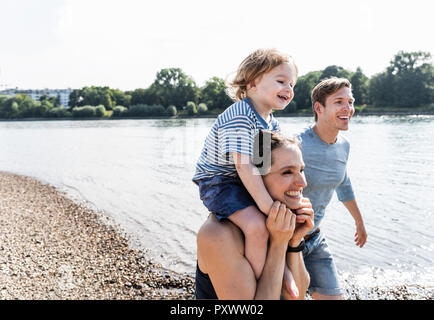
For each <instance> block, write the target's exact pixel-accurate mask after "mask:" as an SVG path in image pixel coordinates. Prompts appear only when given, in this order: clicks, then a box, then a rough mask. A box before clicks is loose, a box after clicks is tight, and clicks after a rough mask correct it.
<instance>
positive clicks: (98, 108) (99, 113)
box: [95, 104, 106, 118]
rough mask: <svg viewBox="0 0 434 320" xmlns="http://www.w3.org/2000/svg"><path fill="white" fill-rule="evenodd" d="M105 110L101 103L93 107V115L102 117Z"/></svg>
mask: <svg viewBox="0 0 434 320" xmlns="http://www.w3.org/2000/svg"><path fill="white" fill-rule="evenodd" d="M105 112H106V110H105V107H104V106H103V105H102V104H101V105H99V106H96V107H95V116H96V117H99V118H102V117H104V116H105Z"/></svg>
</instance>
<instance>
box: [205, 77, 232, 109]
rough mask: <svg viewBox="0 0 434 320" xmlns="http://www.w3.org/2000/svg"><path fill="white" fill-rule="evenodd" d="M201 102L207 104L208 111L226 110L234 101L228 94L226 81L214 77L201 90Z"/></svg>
mask: <svg viewBox="0 0 434 320" xmlns="http://www.w3.org/2000/svg"><path fill="white" fill-rule="evenodd" d="M201 101H203V102H204V103H206V105H207V107H208V110H216V109H225V108H227V107H229V106H230V105H231V104H232V103H233V101H232V99H231V98H229V96H228V95H227V94H226V84H225V81H224V80H223V79H221V78H218V77H212V78H211V79H210V80H208V81H207V82H206V83H205V86H204V87H203V88H202V89H201Z"/></svg>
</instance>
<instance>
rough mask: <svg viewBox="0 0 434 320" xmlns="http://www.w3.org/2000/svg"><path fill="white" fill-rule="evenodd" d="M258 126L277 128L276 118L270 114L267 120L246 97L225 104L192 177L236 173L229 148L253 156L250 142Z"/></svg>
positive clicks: (270, 129)
mask: <svg viewBox="0 0 434 320" xmlns="http://www.w3.org/2000/svg"><path fill="white" fill-rule="evenodd" d="M259 130H269V131H280V126H279V122H278V121H277V119H276V118H274V116H273V115H272V114H271V119H270V122H269V123H267V122H266V121H265V120H264V119H263V118H262V117H261V116H260V115H259V114H258V112H257V111H256V110H255V108H254V107H253V105H252V103H251V101H250V100H249V99H248V98H245V99H243V100H241V101H237V102H235V103H234V104H232V105H231V106H230V107H228V108H227V109H226V110H225V111H224V112H223V113H221V114H220V115H219V116H218V117H217V120H216V121H215V122H214V124H213V126H212V127H211V130H210V132H209V133H208V136H207V137H206V139H205V145H204V147H203V149H202V153H201V155H200V157H199V160H198V162H197V164H196V173H195V175H194V177H193V181H194V182H196V183H197V181H198V180H201V179H206V178H212V177H214V176H219V175H220V176H230V177H234V176H236V172H237V170H236V168H235V163H234V160H233V158H232V152H237V153H239V154H242V155H247V156H250V157H253V142H254V138H255V135H256V134H257V133H258V131H259Z"/></svg>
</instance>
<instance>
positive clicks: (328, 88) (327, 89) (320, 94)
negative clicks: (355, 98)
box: [311, 77, 351, 122]
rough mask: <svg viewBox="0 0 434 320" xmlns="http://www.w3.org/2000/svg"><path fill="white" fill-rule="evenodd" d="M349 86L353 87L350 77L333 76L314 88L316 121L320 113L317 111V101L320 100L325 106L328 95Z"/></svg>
mask: <svg viewBox="0 0 434 320" xmlns="http://www.w3.org/2000/svg"><path fill="white" fill-rule="evenodd" d="M343 87H347V88H349V89H351V83H350V81H349V80H348V79H345V78H337V77H331V78H329V79H324V80H322V81H321V82H320V83H318V84H317V85H316V86H315V88H313V90H312V95H311V99H312V110H313V113H314V115H315V122H316V121H317V120H318V115H317V114H316V111H315V103H316V102H319V103H321V104H322V105H323V106H324V107H325V101H326V99H327V97H328V96H330V95H332V94H334V93H335V92H336V91H338V90H339V89H340V88H343Z"/></svg>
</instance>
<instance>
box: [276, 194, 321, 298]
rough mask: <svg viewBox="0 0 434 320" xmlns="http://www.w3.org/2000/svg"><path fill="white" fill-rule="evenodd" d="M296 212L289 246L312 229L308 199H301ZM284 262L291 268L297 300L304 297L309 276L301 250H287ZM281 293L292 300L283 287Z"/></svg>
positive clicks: (311, 214) (296, 244)
mask: <svg viewBox="0 0 434 320" xmlns="http://www.w3.org/2000/svg"><path fill="white" fill-rule="evenodd" d="M295 212H296V216H297V218H296V221H297V223H296V227H295V231H294V235H293V237H292V238H291V240H290V241H289V243H288V245H289V246H290V247H293V248H295V247H298V246H299V245H300V243H301V241H302V240H303V237H304V236H305V235H306V234H307V233H308V232H309V231H310V230H312V229H313V227H314V218H313V217H314V212H313V209H312V204H311V203H310V201H309V199H307V198H303V199H302V206H301V208H299V209H297V210H295ZM286 263H287V265H288V267H289V270H291V273H292V276H293V278H294V281H295V283H296V285H297V288H298V291H299V295H298V298H297V299H299V300H302V299H304V296H305V294H306V292H307V289H308V288H309V283H310V277H309V273H308V272H307V270H306V267H305V265H304V259H303V254H302V252H289V253H287V255H286ZM282 295H283V297H284V298H285V299H288V300H293V299H294V298H293V297H292V296H291V295H290V294H289V292H287V290H286V289H285V287H283V288H282Z"/></svg>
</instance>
